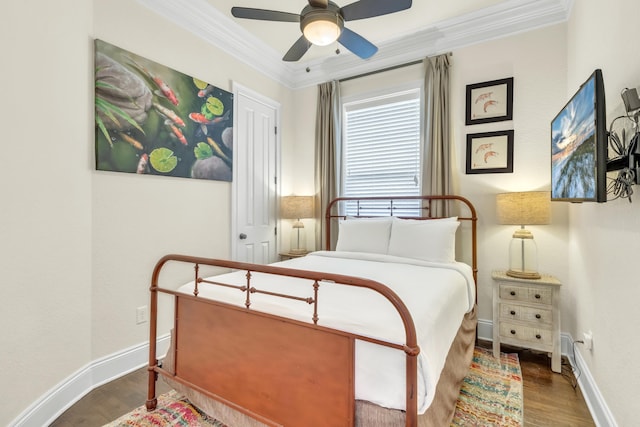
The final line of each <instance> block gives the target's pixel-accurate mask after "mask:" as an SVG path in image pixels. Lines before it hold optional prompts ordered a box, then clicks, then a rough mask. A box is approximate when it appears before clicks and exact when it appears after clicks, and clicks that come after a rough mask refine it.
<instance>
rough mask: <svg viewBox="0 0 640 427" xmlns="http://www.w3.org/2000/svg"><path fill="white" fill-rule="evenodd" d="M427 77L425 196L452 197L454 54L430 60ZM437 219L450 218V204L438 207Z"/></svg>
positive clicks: (436, 211)
mask: <svg viewBox="0 0 640 427" xmlns="http://www.w3.org/2000/svg"><path fill="white" fill-rule="evenodd" d="M424 64H425V69H426V71H425V76H424V94H425V96H424V98H425V99H424V101H425V117H424V138H423V140H424V147H423V153H425V154H426V156H425V157H424V159H425V160H424V165H423V168H422V192H423V194H425V195H443V194H451V190H452V188H451V187H452V185H451V148H450V126H449V120H450V118H449V105H450V99H449V66H450V54H443V55H438V56H435V57H430V58H426V59H425V60H424ZM432 207H433V209H434V210H435V212H431V215H433V216H448V215H450V212H449V207H448V205H447V204H446V203H434V204H433V205H432Z"/></svg>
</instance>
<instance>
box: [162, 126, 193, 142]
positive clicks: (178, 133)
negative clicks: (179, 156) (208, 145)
mask: <svg viewBox="0 0 640 427" xmlns="http://www.w3.org/2000/svg"><path fill="white" fill-rule="evenodd" d="M164 124H165V125H167V127H169V129H171V132H172V135H173V136H175V137H176V138H177V139H178V141H180V143H181V144H182V145H189V143H188V142H187V138H185V136H184V134H183V133H182V131H181V130H180V129H178V127H177V126H176V125H174V124H173V122H172V121H171V120H166V121H165V122H164Z"/></svg>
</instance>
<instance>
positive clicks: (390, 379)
mask: <svg viewBox="0 0 640 427" xmlns="http://www.w3.org/2000/svg"><path fill="white" fill-rule="evenodd" d="M273 265H276V266H281V267H289V268H295V269H301V270H311V271H326V272H330V273H335V274H345V275H351V276H358V277H363V278H368V279H372V280H376V281H378V282H381V283H383V284H385V285H386V286H388V287H389V288H391V289H392V290H394V291H395V292H396V293H397V294H398V296H399V297H400V298H401V299H402V300H403V301H404V303H405V304H406V305H407V308H408V309H409V311H410V312H411V315H412V316H413V320H414V323H415V326H416V331H417V338H418V344H419V346H420V350H421V351H420V355H419V356H418V412H419V413H420V414H422V413H424V412H425V411H426V409H427V408H428V407H429V405H430V404H431V401H432V400H433V393H434V390H435V386H436V384H437V382H438V379H439V378H440V372H441V371H442V368H443V366H444V362H445V359H446V356H447V353H448V351H449V347H450V346H451V343H452V342H453V339H454V337H455V335H456V332H457V331H458V328H459V327H460V324H461V322H462V318H463V316H464V314H465V313H467V312H469V311H471V310H472V309H473V306H474V302H475V284H474V282H473V275H472V271H471V268H470V267H469V266H468V265H466V264H463V263H446V264H439V263H430V262H425V261H419V260H413V259H407V258H399V257H394V256H389V255H381V254H367V253H356V252H326V251H321V252H313V253H311V254H309V255H307V256H306V257H301V258H295V259H291V260H288V261H283V262H279V263H275V264H273ZM252 274H253V278H252V282H251V285H252V286H255V287H257V288H258V289H261V290H269V289H270V290H274V291H276V292H281V293H287V294H294V295H297V296H301V297H312V296H313V292H312V287H311V285H312V283H311V282H310V281H306V282H304V283H301V282H300V280H301V279H295V278H289V277H281V276H273V275H266V274H260V273H252ZM223 278H224V280H222V279H223ZM211 279H212V280H213V278H211ZM215 280H217V281H223V282H225V283H232V284H237V285H244V284H246V278H245V273H244V272H235V273H229V274H225V275H222V276H216V277H215ZM274 286H277V290H276V289H275V288H274ZM199 290H200V293H199V297H204V298H213V299H216V300H218V301H224V302H228V303H231V304H235V305H238V306H243V305H244V294H243V293H242V292H240V291H238V290H236V289H230V288H224V287H219V286H214V285H210V284H206V283H201V284H200V285H199ZM179 291H181V292H184V293H188V294H191V293H192V291H193V282H191V283H188V284H186V285H184V286H182V287H181V288H180V289H179ZM318 300H319V309H318V316H319V322H318V324H320V325H322V326H327V327H333V328H336V329H341V330H346V331H349V332H352V333H357V334H361V335H364V336H370V337H375V338H379V339H382V340H385V341H391V342H395V343H399V344H404V342H405V339H404V337H405V334H404V327H403V326H402V322H401V320H400V316H398V314H397V312H396V311H395V308H394V307H393V306H392V305H391V304H390V303H389V302H388V301H387V300H386V299H385V298H384V297H382V296H381V295H380V294H378V293H376V292H373V291H370V290H367V289H362V288H356V287H352V286H344V285H335V284H332V283H328V282H322V283H321V284H320V291H319V297H318ZM251 309H254V310H259V311H266V312H269V313H273V314H277V315H281V316H285V317H290V318H294V319H298V320H303V321H307V322H309V321H311V316H312V315H313V307H312V306H310V305H307V304H306V303H303V302H299V301H292V300H287V299H282V298H276V297H273V296H268V295H260V294H252V295H251ZM405 360H406V358H405V353H404V352H402V351H400V350H395V349H390V348H387V347H382V346H379V345H376V344H372V343H368V342H364V341H360V340H358V341H357V342H356V372H355V380H356V390H355V394H356V399H361V400H367V401H370V402H373V403H375V404H378V405H380V406H383V407H387V408H393V409H401V410H404V409H405V384H404V383H405V376H406V375H405ZM381 367H384V368H381Z"/></svg>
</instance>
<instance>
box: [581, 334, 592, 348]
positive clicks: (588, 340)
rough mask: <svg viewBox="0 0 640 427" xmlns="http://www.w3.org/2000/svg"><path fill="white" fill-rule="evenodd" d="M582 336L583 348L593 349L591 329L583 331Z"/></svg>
mask: <svg viewBox="0 0 640 427" xmlns="http://www.w3.org/2000/svg"><path fill="white" fill-rule="evenodd" d="M582 336H583V338H584V348H586V349H587V350H593V333H591V331H589V332H583V333H582Z"/></svg>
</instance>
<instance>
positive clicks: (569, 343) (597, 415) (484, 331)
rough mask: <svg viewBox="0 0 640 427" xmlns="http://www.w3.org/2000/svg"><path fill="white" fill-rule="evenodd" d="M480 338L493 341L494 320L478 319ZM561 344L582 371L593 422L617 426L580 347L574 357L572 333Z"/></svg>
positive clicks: (580, 380)
mask: <svg viewBox="0 0 640 427" xmlns="http://www.w3.org/2000/svg"><path fill="white" fill-rule="evenodd" d="M478 338H479V339H482V340H487V341H493V321H491V320H485V319H478ZM560 345H561V348H562V354H563V355H564V356H567V359H568V360H569V362H570V363H571V366H572V367H573V368H575V369H577V370H578V371H579V372H580V376H579V377H578V385H579V386H580V390H581V391H582V395H583V396H584V400H585V402H586V404H587V407H588V408H589V412H591V416H592V417H593V422H594V423H595V424H596V426H598V427H617V426H618V424H617V423H616V421H615V419H614V418H613V414H612V413H611V411H610V410H609V407H608V406H607V403H606V402H605V401H604V398H603V396H602V394H601V393H600V390H599V389H598V385H597V384H596V382H595V380H594V379H593V376H591V372H590V371H589V368H588V366H587V364H586V363H585V361H584V359H583V358H582V355H581V354H580V348H576V351H575V357H574V352H573V337H572V336H571V335H570V334H567V333H562V334H561V343H560Z"/></svg>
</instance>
